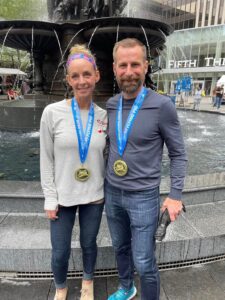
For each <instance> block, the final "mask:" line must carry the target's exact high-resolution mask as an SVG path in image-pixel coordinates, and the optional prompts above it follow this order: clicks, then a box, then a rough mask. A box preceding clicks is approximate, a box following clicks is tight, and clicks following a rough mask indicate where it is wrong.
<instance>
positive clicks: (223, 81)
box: [216, 75, 225, 86]
mask: <svg viewBox="0 0 225 300" xmlns="http://www.w3.org/2000/svg"><path fill="white" fill-rule="evenodd" d="M222 84H223V85H224V86H225V75H222V77H221V78H220V79H219V80H218V81H217V83H216V85H217V86H221V85H222Z"/></svg>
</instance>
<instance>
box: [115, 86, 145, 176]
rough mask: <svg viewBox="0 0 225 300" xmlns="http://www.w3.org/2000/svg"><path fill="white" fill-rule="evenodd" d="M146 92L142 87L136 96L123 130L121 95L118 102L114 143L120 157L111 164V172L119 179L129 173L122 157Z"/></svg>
mask: <svg viewBox="0 0 225 300" xmlns="http://www.w3.org/2000/svg"><path fill="white" fill-rule="evenodd" d="M147 92H148V91H147V89H146V88H144V87H143V88H142V90H141V91H140V93H139V94H138V96H137V98H136V99H135V101H134V104H133V105H132V108H131V110H130V112H129V115H128V118H127V121H126V123H125V126H124V130H122V110H123V99H122V95H121V97H120V99H119V101H118V107H117V114H116V141H117V149H118V152H119V155H120V159H117V160H116V161H115V162H114V164H113V171H114V173H115V174H116V175H117V176H120V177H123V176H126V175H127V173H128V171H129V168H128V164H127V162H126V161H125V160H124V159H123V158H122V157H123V154H124V151H125V148H126V145H127V141H128V137H129V134H130V131H131V128H132V126H133V124H134V120H135V118H136V116H137V114H138V111H139V109H140V108H141V105H142V103H143V101H144V99H145V96H146V94H147ZM127 101H129V100H127Z"/></svg>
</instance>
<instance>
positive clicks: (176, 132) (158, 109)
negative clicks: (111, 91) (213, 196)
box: [106, 90, 187, 200]
mask: <svg viewBox="0 0 225 300" xmlns="http://www.w3.org/2000/svg"><path fill="white" fill-rule="evenodd" d="M119 97H120V95H116V96H115V97H113V98H110V99H109V100H108V102H107V105H106V108H107V112H108V119H109V125H108V126H109V127H108V134H109V139H110V150H109V158H108V166H107V172H106V179H107V181H108V182H109V183H110V184H111V185H113V186H115V187H117V188H120V189H122V190H127V191H141V190H146V189H150V188H154V187H158V186H159V185H160V177H161V163H162V154H163V145H164V143H165V144H166V146H167V148H168V153H169V158H170V178H171V188H170V193H169V197H170V198H172V199H177V200H179V199H181V194H182V189H183V186H184V177H185V171H186V163H187V158H186V153H185V147H184V141H183V137H182V133H181V128H180V123H179V120H178V116H177V112H176V109H175V107H174V104H173V103H172V101H171V100H170V98H168V97H165V96H162V95H158V94H157V93H155V92H154V91H152V90H149V91H148V94H147V96H146V97H145V100H144V102H143V104H142V106H141V108H140V110H139V112H138V114H137V116H136V119H135V121H134V123H133V127H132V129H131V131H130V135H129V137H128V141H127V146H126V148H125V151H124V154H123V156H122V159H123V160H124V161H125V162H126V163H127V165H128V173H127V174H126V175H125V176H124V177H119V176H117V175H116V174H115V173H114V171H113V164H114V162H115V161H116V160H117V159H120V156H119V154H118V149H117V141H116V125H115V124H116V112H117V103H118V99H119ZM133 103H134V100H123V113H122V116H123V117H122V120H123V124H122V126H123V128H124V125H125V122H126V120H127V117H128V114H129V112H130V109H131V107H132V105H133Z"/></svg>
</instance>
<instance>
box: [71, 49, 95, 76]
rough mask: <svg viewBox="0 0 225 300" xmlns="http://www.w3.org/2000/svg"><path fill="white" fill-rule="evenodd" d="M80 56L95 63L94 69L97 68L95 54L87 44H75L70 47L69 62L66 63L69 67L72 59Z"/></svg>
mask: <svg viewBox="0 0 225 300" xmlns="http://www.w3.org/2000/svg"><path fill="white" fill-rule="evenodd" d="M80 58H83V59H85V60H87V61H89V62H90V63H91V64H92V65H93V67H94V69H95V70H97V65H96V59H95V56H94V55H93V54H92V53H91V51H90V49H88V48H87V46H86V45H85V44H75V45H74V46H73V47H72V48H71V49H70V54H69V56H68V59H67V63H66V66H67V68H68V66H69V64H70V63H71V61H73V60H74V59H80Z"/></svg>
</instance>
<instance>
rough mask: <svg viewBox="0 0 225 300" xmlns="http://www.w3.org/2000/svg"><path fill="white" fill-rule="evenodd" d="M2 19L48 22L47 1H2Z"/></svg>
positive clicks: (0, 13)
mask: <svg viewBox="0 0 225 300" xmlns="http://www.w3.org/2000/svg"><path fill="white" fill-rule="evenodd" d="M0 19H5V20H41V21H43V20H45V21H47V20H48V13H47V0H38V1H37V0H10V1H9V0H1V5H0Z"/></svg>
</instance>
